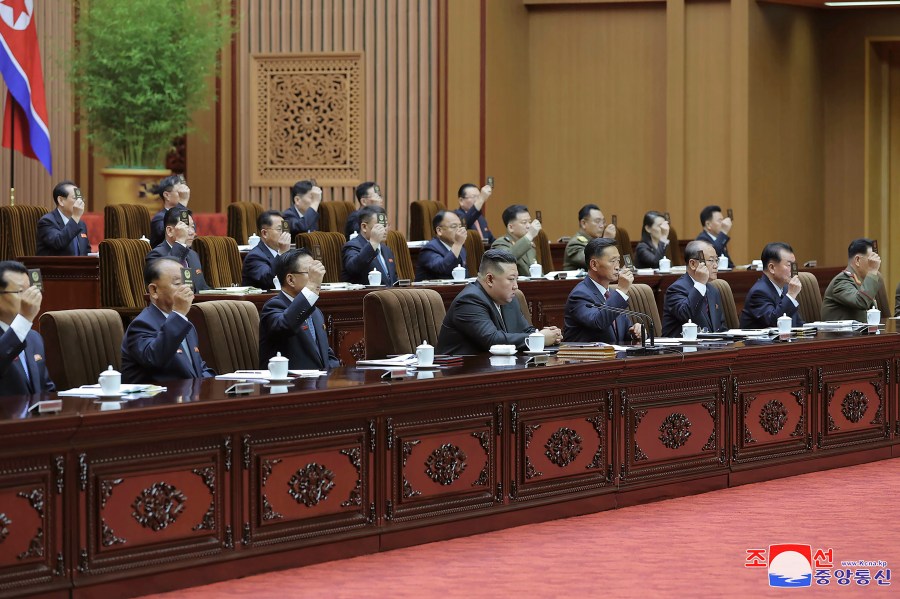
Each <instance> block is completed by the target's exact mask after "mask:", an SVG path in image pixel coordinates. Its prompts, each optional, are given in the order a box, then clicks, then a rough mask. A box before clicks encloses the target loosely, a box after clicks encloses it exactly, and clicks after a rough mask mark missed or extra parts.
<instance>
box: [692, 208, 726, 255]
mask: <svg viewBox="0 0 900 599" xmlns="http://www.w3.org/2000/svg"><path fill="white" fill-rule="evenodd" d="M700 225H701V226H702V227H703V230H702V231H700V234H699V235H697V240H698V241H705V242H707V243H709V244H712V246H713V248H714V249H715V250H716V255H717V256H726V257H727V258H728V268H734V261H733V260H732V259H731V256H729V255H728V241H729V240H730V239H731V238H730V237H729V236H728V232H729V231H731V219H730V218H728V217H725V218H722V209H721V208H719V207H718V206H707V207H706V208H704V209H703V210H701V211H700Z"/></svg>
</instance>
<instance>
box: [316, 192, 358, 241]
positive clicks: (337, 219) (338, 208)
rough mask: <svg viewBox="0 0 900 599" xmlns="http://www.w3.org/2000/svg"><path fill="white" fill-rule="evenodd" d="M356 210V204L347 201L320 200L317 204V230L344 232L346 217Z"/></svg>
mask: <svg viewBox="0 0 900 599" xmlns="http://www.w3.org/2000/svg"><path fill="white" fill-rule="evenodd" d="M354 210H356V204H355V203H353V202H347V201H341V200H337V201H332V202H322V203H321V204H319V231H326V232H331V233H341V234H343V233H344V226H345V225H346V224H347V217H348V216H350V213H351V212H353V211H354Z"/></svg>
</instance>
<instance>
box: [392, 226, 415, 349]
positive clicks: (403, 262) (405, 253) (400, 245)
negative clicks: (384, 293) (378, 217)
mask: <svg viewBox="0 0 900 599" xmlns="http://www.w3.org/2000/svg"><path fill="white" fill-rule="evenodd" d="M385 243H387V246H388V247H389V248H391V251H392V252H394V261H395V262H396V263H395V264H394V266H395V267H396V268H397V276H398V277H399V278H401V279H409V280H413V279H415V278H416V271H415V268H413V263H412V256H411V255H410V253H409V245H407V243H406V237H404V236H403V233H401V232H399V231H388V234H387V241H386V242H385ZM419 343H421V340H420V341H419Z"/></svg>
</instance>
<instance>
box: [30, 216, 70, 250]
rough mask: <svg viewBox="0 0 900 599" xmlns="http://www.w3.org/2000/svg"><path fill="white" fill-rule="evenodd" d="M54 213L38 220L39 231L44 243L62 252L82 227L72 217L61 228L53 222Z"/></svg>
mask: <svg viewBox="0 0 900 599" xmlns="http://www.w3.org/2000/svg"><path fill="white" fill-rule="evenodd" d="M52 215H53V213H52V212H51V213H50V214H48V215H46V216H44V217H42V218H41V220H39V221H38V229H37V233H38V237H39V238H41V239H42V240H43V243H44V245H46V246H47V247H49V248H51V249H52V250H53V251H55V252H60V251H63V250H65V249H66V248H68V247H69V246H71V245H72V240H73V239H75V237H77V236H78V235H79V233H81V227H79V224H80V223H76V222H75V220H74V219H71V218H70V219H69V222H68V223H66V226H64V227H63V228H61V229H60V228H58V227H57V226H56V223H55V222H53V216H52Z"/></svg>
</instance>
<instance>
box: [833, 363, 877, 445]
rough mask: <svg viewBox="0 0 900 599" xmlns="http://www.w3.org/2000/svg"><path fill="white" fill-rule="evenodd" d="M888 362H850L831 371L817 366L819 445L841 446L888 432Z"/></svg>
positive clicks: (874, 437) (875, 437)
mask: <svg viewBox="0 0 900 599" xmlns="http://www.w3.org/2000/svg"><path fill="white" fill-rule="evenodd" d="M889 364H890V363H889V362H886V363H885V364H884V366H883V367H882V368H877V367H876V368H865V366H867V364H865V365H864V364H859V365H854V364H852V363H851V364H848V365H846V366H842V367H841V368H840V369H833V370H832V371H831V372H829V371H828V370H823V369H819V372H818V380H819V383H818V385H819V412H818V439H817V441H818V446H819V447H821V448H832V447H844V446H847V445H852V444H855V443H860V442H863V441H865V440H871V439H878V438H882V437H884V438H887V437H889V436H890V428H889V420H888V417H887V416H886V415H887V414H888V413H889V409H888V401H889V399H890V397H891V395H890V394H891V392H892V389H891V388H892V385H888V384H887V383H886V382H887V381H889V380H890V369H889Z"/></svg>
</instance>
